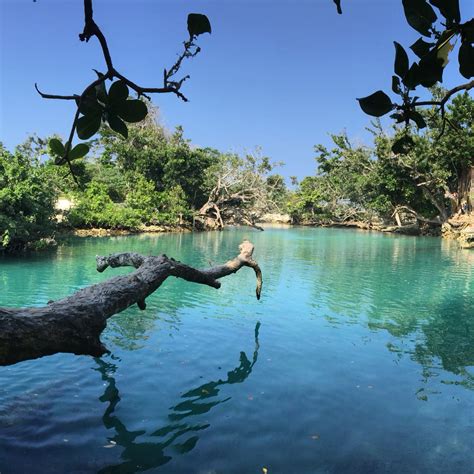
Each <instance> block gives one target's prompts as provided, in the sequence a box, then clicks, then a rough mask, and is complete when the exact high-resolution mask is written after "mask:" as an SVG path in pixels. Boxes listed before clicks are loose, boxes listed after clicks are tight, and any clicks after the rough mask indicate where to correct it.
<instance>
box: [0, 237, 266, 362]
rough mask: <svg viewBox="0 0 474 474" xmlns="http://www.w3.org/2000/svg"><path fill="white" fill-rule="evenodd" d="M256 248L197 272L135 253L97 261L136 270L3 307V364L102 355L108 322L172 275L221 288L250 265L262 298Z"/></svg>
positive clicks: (0, 350)
mask: <svg viewBox="0 0 474 474" xmlns="http://www.w3.org/2000/svg"><path fill="white" fill-rule="evenodd" d="M253 250H254V246H253V244H251V243H250V242H249V241H248V240H245V241H244V242H242V244H241V245H240V246H239V255H237V256H236V257H235V258H233V259H232V260H229V261H228V262H226V263H224V264H223V265H218V266H215V267H210V268H206V269H200V270H199V269H196V268H193V267H190V266H188V265H185V264H184V263H181V262H178V261H176V260H174V259H172V258H168V257H167V256H166V255H160V256H151V257H145V256H143V255H140V254H136V253H121V254H114V255H110V256H108V257H97V270H98V271H99V272H102V271H104V270H105V269H106V268H107V267H112V268H116V267H121V266H132V267H134V268H136V270H135V271H134V272H132V273H130V274H128V275H121V276H117V277H114V278H110V279H109V280H106V281H104V282H102V283H98V284H96V285H92V286H88V287H86V288H83V289H82V290H79V291H77V292H76V293H74V294H72V295H71V296H68V297H66V298H63V299H61V300H58V301H52V302H50V303H49V304H48V305H47V306H44V307H40V308H0V366H2V365H10V364H15V363H17V362H20V361H24V360H29V359H36V358H38V357H42V356H45V355H52V354H56V353H58V352H67V353H73V354H83V355H92V356H100V355H102V354H104V353H105V352H106V348H105V347H104V346H103V344H102V343H101V341H100V334H101V333H102V331H103V330H104V329H105V327H106V325H107V319H108V318H110V317H112V316H113V315H115V314H117V313H120V312H121V311H123V310H125V309H127V308H128V307H130V306H132V305H134V304H137V305H138V307H139V308H140V309H145V307H146V305H145V300H146V298H147V297H148V296H150V295H151V294H152V293H153V292H155V291H156V290H157V289H158V288H159V287H160V286H161V284H162V283H163V282H164V281H165V280H166V279H167V278H168V277H169V276H174V277H177V278H182V279H184V280H187V281H190V282H193V283H199V284H203V285H208V286H211V287H213V288H219V287H220V282H219V281H217V280H219V279H220V278H223V277H225V276H228V275H230V274H232V273H236V272H237V271H238V270H240V269H241V268H242V267H250V268H252V269H253V270H254V272H255V275H256V278H257V289H256V295H257V298H260V294H261V290H262V272H261V270H260V267H259V266H258V263H257V262H256V261H255V260H253Z"/></svg>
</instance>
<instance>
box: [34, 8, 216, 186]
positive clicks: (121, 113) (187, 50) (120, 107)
mask: <svg viewBox="0 0 474 474" xmlns="http://www.w3.org/2000/svg"><path fill="white" fill-rule="evenodd" d="M187 26H188V33H189V39H188V40H187V41H185V42H184V43H183V44H184V50H183V52H182V53H181V54H180V55H179V56H178V59H177V60H176V62H175V63H174V64H173V65H172V66H171V67H170V68H169V69H168V70H167V69H165V70H164V72H163V86H162V87H143V86H140V85H138V84H136V83H135V82H133V81H131V80H130V79H129V78H128V77H126V76H124V75H123V74H121V73H120V72H119V71H118V70H117V69H116V68H115V67H114V65H113V62H112V56H111V54H110V51H109V47H108V44H107V40H106V38H105V36H104V34H103V33H102V31H101V30H100V28H99V26H98V25H97V23H96V22H95V21H94V16H93V8H92V0H84V29H83V31H82V33H80V34H79V39H80V40H81V41H85V42H88V41H89V40H90V39H91V38H92V37H94V36H95V37H96V38H97V40H98V41H99V43H100V46H101V49H102V54H103V56H104V60H105V64H106V68H107V70H106V72H105V73H101V72H99V71H95V72H96V74H97V79H95V80H94V81H93V82H91V83H90V84H89V85H88V86H87V87H86V88H85V89H84V90H83V92H82V93H81V94H73V95H57V94H46V93H44V92H42V91H40V89H39V88H38V85H37V84H35V88H36V90H37V92H38V93H39V94H40V96H41V97H42V98H44V99H55V100H74V101H75V102H76V105H77V109H76V112H75V114H74V119H73V122H72V126H71V130H70V133H69V137H68V140H67V142H66V143H65V144H63V143H62V142H61V140H59V139H57V138H53V139H51V140H50V142H49V145H50V149H51V151H52V153H53V154H54V155H55V157H56V159H55V163H56V164H58V165H63V164H66V163H67V165H68V166H69V170H70V173H71V175H72V177H73V178H74V180H75V181H76V183H77V178H76V176H75V174H74V171H73V167H72V161H73V160H76V159H79V158H82V157H84V156H85V155H86V154H87V153H88V152H89V146H88V145H87V144H85V143H79V144H77V145H76V146H74V147H72V142H73V139H74V134H75V133H77V136H78V138H79V139H81V140H87V139H89V138H91V137H92V136H93V135H95V134H96V133H97V132H98V130H99V128H100V126H101V124H102V123H103V122H106V123H108V125H109V126H110V128H111V129H112V130H114V131H115V132H117V133H120V134H121V135H122V136H123V137H125V138H127V137H128V127H127V123H136V122H140V121H142V120H143V119H144V118H145V117H146V116H147V114H148V107H147V104H146V103H145V102H144V101H143V100H140V98H141V97H145V98H147V99H149V98H150V97H149V96H148V95H147V94H165V93H172V94H175V95H176V96H177V97H179V98H180V99H181V100H183V101H185V102H187V100H188V99H187V98H186V96H185V95H184V94H183V93H182V92H181V87H182V85H183V83H184V82H185V81H186V80H187V79H188V78H189V76H184V77H183V78H180V79H177V78H176V77H175V76H176V75H177V73H178V72H179V70H180V68H181V65H182V62H183V60H185V59H187V58H193V57H195V56H196V55H197V54H198V53H199V52H200V51H201V48H200V47H199V46H197V45H196V43H195V40H196V38H197V37H198V36H199V35H201V34H203V33H211V24H210V22H209V20H208V18H207V17H206V16H205V15H201V14H198V13H191V14H189V15H188V21H187ZM114 79H117V80H116V81H115V82H113V83H112V84H111V86H110V88H109V90H108V91H107V89H106V86H105V83H106V81H107V80H109V81H113V80H114ZM129 89H132V90H133V91H135V92H136V93H137V99H130V98H129Z"/></svg>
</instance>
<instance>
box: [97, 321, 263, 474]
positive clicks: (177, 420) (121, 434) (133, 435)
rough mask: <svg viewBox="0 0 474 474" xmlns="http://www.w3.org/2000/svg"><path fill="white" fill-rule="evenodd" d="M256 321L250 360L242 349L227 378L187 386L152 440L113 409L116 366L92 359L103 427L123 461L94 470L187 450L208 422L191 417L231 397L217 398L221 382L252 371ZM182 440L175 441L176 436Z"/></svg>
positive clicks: (125, 469) (141, 467)
mask: <svg viewBox="0 0 474 474" xmlns="http://www.w3.org/2000/svg"><path fill="white" fill-rule="evenodd" d="M259 330H260V322H258V323H257V324H256V326H255V350H254V352H253V356H252V359H251V360H250V359H249V358H248V357H247V355H246V353H245V352H241V353H240V363H239V365H238V366H237V367H236V368H235V369H233V370H231V371H229V372H227V378H226V379H224V380H221V379H219V380H217V381H211V382H207V383H205V384H202V385H200V386H199V387H196V388H193V389H191V390H188V391H187V392H186V393H184V394H183V395H182V396H181V400H180V401H179V402H178V403H177V404H176V405H175V406H173V407H171V408H170V412H169V414H168V419H169V421H170V423H169V424H168V425H166V426H163V427H160V428H158V429H156V430H155V431H153V432H152V433H150V434H149V435H148V437H156V438H158V440H157V441H156V442H155V441H139V440H138V438H139V437H141V436H147V433H146V431H145V430H138V431H130V430H129V429H128V428H127V426H126V425H125V424H124V423H123V422H122V421H121V420H120V418H119V417H118V415H117V414H116V412H115V410H116V408H117V405H118V403H119V402H120V391H119V389H118V388H117V384H116V381H115V378H114V373H115V372H116V370H117V366H116V365H115V364H113V363H110V362H106V361H104V360H103V359H95V360H96V363H97V368H96V369H95V370H97V371H98V372H100V374H101V376H102V380H103V381H104V382H105V384H106V388H105V391H104V394H103V395H102V396H101V397H100V401H101V402H104V403H108V407H107V409H106V410H105V413H104V415H103V417H102V420H103V423H104V426H105V427H106V428H107V429H114V430H115V436H113V437H112V438H110V440H111V442H112V443H113V444H116V445H118V446H121V447H123V451H122V453H121V456H120V457H121V459H123V462H121V463H119V464H115V465H111V466H107V467H104V468H102V469H101V470H100V471H98V472H99V473H101V474H105V473H134V472H141V471H145V470H148V469H152V468H157V467H159V466H162V465H164V464H166V463H168V462H169V461H171V459H172V454H173V453H178V454H184V453H187V452H189V451H191V450H192V449H193V448H194V447H195V446H196V444H197V442H198V440H199V436H198V433H199V431H202V430H205V429H207V428H209V426H210V424H209V423H199V422H196V423H193V420H194V418H192V419H191V417H195V416H199V415H203V414H205V413H207V412H209V411H210V410H211V409H212V408H214V407H215V406H217V405H220V404H222V403H225V402H227V401H228V400H230V398H231V397H227V398H222V397H221V398H219V391H220V389H221V387H222V386H224V385H232V384H236V383H242V382H244V381H245V380H246V379H247V378H248V376H249V375H250V374H251V373H252V369H253V367H254V365H255V364H256V362H257V359H258V351H259V348H260V344H259ZM183 438H185V439H184V441H179V440H180V439H183Z"/></svg>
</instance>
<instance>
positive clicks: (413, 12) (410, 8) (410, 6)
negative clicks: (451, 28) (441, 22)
mask: <svg viewBox="0 0 474 474" xmlns="http://www.w3.org/2000/svg"><path fill="white" fill-rule="evenodd" d="M402 2H403V9H404V11H405V17H406V19H407V22H408V24H409V25H410V26H411V27H412V28H414V29H415V30H416V31H418V32H419V33H421V34H422V35H423V36H431V33H430V29H431V26H432V25H433V23H434V22H435V21H436V18H437V16H436V13H435V12H434V10H433V8H432V7H431V6H430V5H429V4H428V3H427V2H426V0H402Z"/></svg>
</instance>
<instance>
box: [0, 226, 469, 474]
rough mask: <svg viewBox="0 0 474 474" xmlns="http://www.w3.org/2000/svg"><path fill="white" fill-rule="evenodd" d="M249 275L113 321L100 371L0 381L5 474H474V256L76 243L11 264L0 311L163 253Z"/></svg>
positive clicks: (258, 243) (276, 237)
mask: <svg viewBox="0 0 474 474" xmlns="http://www.w3.org/2000/svg"><path fill="white" fill-rule="evenodd" d="M243 238H249V239H250V240H251V241H252V242H253V243H254V244H255V248H256V258H257V259H258V261H259V263H260V264H261V267H262V270H263V275H264V288H263V296H262V299H261V301H257V300H256V299H255V296H254V295H255V280H254V275H253V272H252V270H250V269H244V270H242V271H241V272H239V273H238V274H236V275H233V276H230V277H228V278H226V279H224V280H223V284H222V288H221V289H220V290H217V291H216V290H214V289H212V288H208V287H204V286H199V285H194V284H191V283H188V282H184V281H178V280H176V279H174V278H172V279H170V280H169V281H167V282H166V283H165V284H164V285H163V287H162V288H161V289H160V290H159V291H157V292H156V294H155V295H153V296H152V297H150V298H149V299H148V300H147V304H148V306H147V310H146V311H143V312H142V311H139V310H138V308H135V307H134V308H130V309H128V310H127V311H125V312H123V313H121V314H120V315H117V316H115V317H113V318H112V319H110V320H109V324H108V327H107V329H106V331H105V332H104V334H103V337H102V339H103V341H104V342H105V343H106V345H107V347H108V349H109V350H110V354H108V355H106V356H104V357H103V358H101V359H93V358H90V357H84V356H81V357H76V356H72V355H65V354H58V355H55V356H52V357H46V358H43V359H40V360H36V361H28V362H23V363H20V364H17V365H14V366H10V367H4V368H0V472H1V473H2V474H6V473H10V472H11V473H18V472H28V473H32V472H41V473H43V472H47V473H65V472H101V473H109V472H120V473H129V472H141V471H149V472H165V473H174V472H176V473H186V474H188V473H199V474H204V473H207V474H211V473H253V472H254V473H261V472H262V469H263V467H265V468H266V469H267V470H268V473H269V474H273V473H292V472H295V473H368V472H377V473H379V472H397V473H415V472H417V473H434V472H436V473H451V472H460V473H461V472H472V471H473V466H474V451H473V450H472V446H473V445H474V392H473V389H474V296H473V290H474V252H469V251H465V250H464V251H463V250H460V249H458V248H457V246H456V244H455V243H453V242H446V241H441V240H439V239H435V238H412V237H401V236H388V235H382V234H377V233H373V234H372V233H366V232H359V231H347V230H334V229H309V228H301V229H291V230H282V229H269V230H267V231H265V232H262V233H259V232H256V231H253V230H233V231H225V232H221V233H202V234H183V235H157V236H150V235H147V236H133V237H117V238H102V239H92V238H91V239H82V240H80V239H77V240H71V242H70V243H68V245H66V246H64V247H61V248H59V249H58V250H57V251H55V252H51V253H47V254H39V255H34V256H29V257H24V258H21V259H20V258H15V259H12V258H8V259H7V258H3V259H1V260H0V305H2V306H20V305H21V306H32V305H43V304H46V303H47V301H48V300H49V299H57V298H61V297H63V296H65V295H68V294H70V293H71V292H72V291H74V290H76V289H78V288H81V287H84V286H87V285H89V284H92V283H96V282H99V281H102V280H104V279H106V278H108V277H110V276H111V275H115V274H117V273H119V272H129V271H130V270H129V269H118V270H111V269H108V270H107V271H106V272H104V273H103V274H99V273H97V272H96V271H95V267H94V264H95V260H94V259H95V255H96V254H108V253H112V252H117V251H135V252H140V253H143V254H145V255H149V254H159V253H166V254H167V255H169V256H173V257H174V258H176V259H179V260H181V261H183V262H186V263H189V264H192V265H195V266H200V267H206V266H208V265H209V264H215V263H220V262H223V261H225V260H227V259H229V258H232V257H233V256H235V254H236V252H237V246H238V244H239V243H240V241H241V240H242V239H243Z"/></svg>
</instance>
